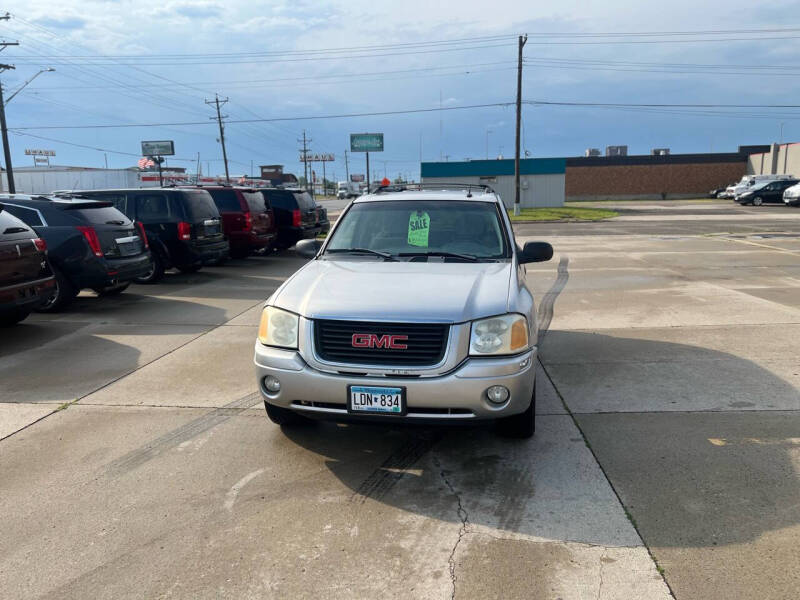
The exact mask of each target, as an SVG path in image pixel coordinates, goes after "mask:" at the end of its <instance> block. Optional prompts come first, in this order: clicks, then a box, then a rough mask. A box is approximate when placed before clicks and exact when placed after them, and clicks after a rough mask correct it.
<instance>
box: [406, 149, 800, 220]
mask: <svg viewBox="0 0 800 600" xmlns="http://www.w3.org/2000/svg"><path fill="white" fill-rule="evenodd" d="M656 150H658V152H656ZM656 150H654V151H653V153H651V154H645V155H631V156H627V155H625V154H614V155H609V156H597V155H595V154H591V155H589V156H577V157H570V158H525V159H521V160H520V161H519V162H520V188H521V189H520V204H521V206H522V207H523V208H533V207H537V208H538V207H552V206H563V205H564V202H565V201H584V200H662V199H680V198H699V197H705V196H706V195H707V194H708V192H709V190H712V189H715V188H719V187H724V186H726V185H728V184H730V183H733V182H736V181H739V180H740V179H741V178H742V176H743V175H748V174H757V173H775V174H780V173H788V174H794V175H800V144H773V145H772V146H770V145H758V146H740V147H739V148H738V151H737V152H716V153H714V152H707V153H696V154H670V153H669V149H667V148H659V149H656ZM421 175H422V181H423V182H425V183H437V182H438V183H443V182H454V183H471V184H487V185H489V186H491V187H492V188H493V189H494V190H495V191H496V192H497V193H498V194H500V197H501V198H502V199H503V202H504V203H505V204H506V206H508V207H511V206H512V205H513V203H514V161H513V159H498V160H470V161H463V162H423V163H422V164H421Z"/></svg>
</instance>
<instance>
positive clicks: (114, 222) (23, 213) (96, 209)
mask: <svg viewBox="0 0 800 600" xmlns="http://www.w3.org/2000/svg"><path fill="white" fill-rule="evenodd" d="M2 202H3V204H4V205H5V207H6V208H5V209H6V210H7V211H8V212H10V213H11V214H13V215H14V216H15V217H18V218H19V219H20V220H22V221H24V222H25V223H26V224H27V225H29V226H30V227H32V228H33V230H34V231H35V232H36V233H37V235H38V236H39V237H40V238H42V239H43V240H44V241H45V242H47V248H48V249H49V251H48V255H49V258H50V265H51V266H52V269H53V274H54V275H55V278H56V286H55V289H54V291H53V294H52V295H51V296H50V297H49V298H48V300H47V301H46V302H45V303H44V304H43V305H42V306H41V307H40V308H39V310H42V311H56V310H59V309H61V308H63V307H65V306H66V305H67V304H69V303H70V302H72V300H73V298H75V296H77V295H78V292H79V291H81V289H84V288H90V289H93V290H94V291H95V292H97V293H98V294H101V295H112V294H119V293H120V292H122V291H123V290H125V288H127V287H128V286H129V285H130V283H131V281H133V280H134V279H136V278H137V277H141V276H142V275H144V274H145V273H147V272H148V271H150V270H151V268H152V261H151V259H150V252H149V251H148V249H147V240H146V237H145V235H144V230H143V229H142V227H141V225H135V224H134V223H132V222H131V220H130V219H129V218H128V217H126V216H125V215H124V214H122V213H121V212H120V211H118V210H117V209H116V208H114V206H113V205H112V204H111V203H110V202H99V201H96V200H90V199H85V198H56V197H45V196H26V195H20V194H17V195H15V196H6V197H5V198H3V199H2Z"/></svg>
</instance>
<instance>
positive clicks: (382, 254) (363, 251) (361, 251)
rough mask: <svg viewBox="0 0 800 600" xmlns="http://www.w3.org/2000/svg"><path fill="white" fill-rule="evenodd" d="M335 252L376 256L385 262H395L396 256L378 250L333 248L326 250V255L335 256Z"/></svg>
mask: <svg viewBox="0 0 800 600" xmlns="http://www.w3.org/2000/svg"><path fill="white" fill-rule="evenodd" d="M334 252H342V253H344V252H350V253H353V254H374V255H375V256H380V257H381V258H382V259H383V260H394V259H395V258H394V256H392V255H391V254H389V253H388V252H380V251H378V250H370V249H369V248H332V249H331V250H326V251H325V254H328V253H330V254H333V253H334Z"/></svg>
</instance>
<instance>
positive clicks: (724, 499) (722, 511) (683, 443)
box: [284, 331, 800, 547]
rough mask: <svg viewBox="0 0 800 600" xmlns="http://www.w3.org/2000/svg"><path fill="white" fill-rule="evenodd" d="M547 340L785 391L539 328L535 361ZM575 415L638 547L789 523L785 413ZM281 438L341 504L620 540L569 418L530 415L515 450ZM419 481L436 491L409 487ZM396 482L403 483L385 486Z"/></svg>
mask: <svg viewBox="0 0 800 600" xmlns="http://www.w3.org/2000/svg"><path fill="white" fill-rule="evenodd" d="M559 338H560V341H561V342H563V341H564V339H565V338H567V339H568V340H569V342H570V345H571V347H572V348H573V351H574V352H575V353H576V354H577V355H579V354H580V353H581V351H582V348H585V347H586V345H587V344H592V345H597V346H598V347H602V346H604V345H605V346H607V347H608V348H609V358H610V359H613V356H614V354H615V352H620V353H622V354H627V353H630V354H631V355H635V356H636V355H638V356H640V357H649V358H652V359H653V360H656V361H659V360H660V361H674V360H677V359H679V358H682V359H689V360H691V359H697V360H703V361H705V364H706V365H707V366H708V368H710V369H713V368H715V365H718V364H719V362H720V361H727V362H728V363H730V365H729V366H726V372H728V371H730V372H731V373H734V374H735V373H737V372H738V373H739V374H740V378H734V379H733V380H732V382H731V385H734V386H735V385H741V386H744V385H745V384H746V389H747V390H750V392H748V393H752V394H756V395H757V394H758V390H759V389H760V388H761V389H763V387H764V386H767V387H770V386H771V387H773V388H774V387H775V386H780V387H781V388H786V387H787V386H788V387H789V388H791V387H792V386H790V385H789V384H787V383H786V382H784V381H782V380H780V379H779V378H777V377H776V376H775V375H773V374H772V373H770V372H769V371H766V370H764V369H762V368H761V367H759V366H757V365H755V364H753V363H752V362H750V361H747V360H743V359H740V358H738V357H736V356H733V355H730V354H726V353H721V352H716V351H711V350H707V349H704V348H697V347H693V346H687V345H682V344H673V343H663V342H656V341H650V340H639V339H625V338H611V337H609V336H603V335H599V334H584V333H576V332H559V331H552V332H549V333H548V337H547V342H546V344H545V353H546V345H547V344H550V343H553V342H555V341H556V340H558V339H559ZM624 368H625V365H624V364H623V363H620V364H614V363H613V362H612V363H611V364H609V365H607V371H606V372H605V375H604V378H603V379H602V380H597V381H594V382H593V385H587V386H586V388H585V389H586V394H589V395H591V393H592V392H591V390H592V389H595V390H596V391H597V393H605V392H604V391H603V390H604V389H605V386H608V385H613V381H614V380H615V378H616V377H617V373H616V372H615V370H616V369H624ZM645 385H647V386H649V387H650V392H651V393H652V394H655V395H668V394H669V393H670V391H669V390H670V389H671V382H670V381H662V380H659V379H658V378H657V377H655V376H654V377H653V378H652V379H651V380H650V381H649V382H647V383H646V384H645ZM721 393H723V392H721ZM740 397H741V396H737V398H740ZM721 400H724V398H721ZM753 400H754V401H756V400H757V399H756V398H755V397H754V398H753ZM567 401H568V402H569V399H567ZM583 401H585V402H591V398H590V397H589V398H584V399H583ZM577 418H578V421H579V423H580V425H581V426H582V427H585V428H586V431H587V435H588V441H589V443H590V444H591V447H592V449H593V450H594V451H595V452H597V455H598V458H599V460H600V463H601V465H602V466H603V468H604V469H605V470H606V472H607V473H608V474H609V476H610V478H611V482H612V484H614V485H615V486H620V490H621V495H622V499H623V502H624V504H625V505H626V507H627V508H628V509H629V510H630V511H631V512H632V513H633V515H634V517H635V519H636V521H637V523H638V524H639V526H640V528H641V531H642V532H643V534H644V536H645V541H646V542H648V543H649V544H653V545H656V546H658V545H660V544H664V545H675V546H698V547H714V546H719V545H724V544H742V543H747V542H752V541H753V540H756V539H757V538H758V537H759V536H761V535H763V534H765V533H766V532H769V531H773V530H781V529H784V528H788V527H792V526H795V525H798V524H800V502H798V498H800V481H799V480H798V477H799V476H800V434H798V433H797V432H798V431H800V415H798V414H797V413H791V412H788V413H776V412H774V411H773V412H766V413H765V412H760V411H750V412H747V413H714V412H702V413H686V412H672V413H663V412H658V413H654V414H641V413H639V414H616V413H615V414H602V415H588V414H587V415H578V417H577ZM284 433H285V435H286V437H287V438H288V439H289V440H291V441H292V442H293V443H294V444H297V445H299V446H302V447H303V448H306V449H308V450H310V451H312V452H315V453H317V454H320V455H322V456H325V457H326V465H327V468H328V469H329V470H330V472H331V473H333V474H334V475H335V476H336V477H337V478H338V479H339V480H340V481H342V482H343V483H344V484H345V485H346V486H347V487H348V488H349V489H351V490H352V492H353V498H354V501H358V502H361V501H363V500H364V499H365V498H371V499H376V500H380V501H381V502H384V503H387V504H389V505H392V506H397V507H399V508H403V509H405V510H409V511H411V512H416V513H421V514H424V515H426V516H432V517H437V518H442V519H446V520H455V519H457V518H458V516H457V514H456V512H455V511H453V510H452V504H451V502H452V496H453V494H455V495H456V496H459V497H460V499H461V501H462V502H464V503H465V505H469V504H470V503H472V508H473V510H472V511H471V512H470V511H468V512H470V519H473V518H475V519H477V520H478V522H482V523H483V524H485V525H490V526H493V527H497V528H499V529H503V530H507V531H512V532H515V533H523V534H528V535H535V536H544V537H550V538H551V539H572V540H577V541H585V542H592V543H600V544H607V545H614V544H618V543H623V542H624V543H628V541H629V540H627V538H626V536H625V534H624V533H620V531H619V528H618V527H617V526H618V524H617V523H615V521H614V518H613V515H612V516H611V517H609V511H610V513H613V510H611V508H613V507H612V506H611V505H614V504H616V498H615V497H614V498H609V497H607V495H606V490H605V487H604V484H605V479H604V477H602V476H600V477H599V479H594V478H593V476H592V470H593V469H595V468H596V467H595V461H594V458H593V457H592V456H591V454H590V453H589V452H588V450H587V449H586V447H585V445H584V441H583V438H582V437H581V436H580V434H579V433H578V430H577V429H575V428H574V427H573V426H572V420H571V418H570V417H569V416H539V417H538V421H537V433H536V436H535V437H534V439H533V440H525V441H519V440H507V439H503V438H498V437H497V436H496V435H495V434H494V432H493V430H492V429H491V428H489V427H486V426H483V427H481V426H476V427H472V428H465V429H452V428H451V429H431V428H417V427H396V428H392V427H385V426H368V425H361V424H359V425H352V424H351V425H347V426H336V425H332V424H329V423H323V424H317V425H314V426H312V427H309V428H298V429H289V428H284ZM597 473H599V470H597ZM426 478H427V479H428V481H429V482H431V481H435V482H436V483H437V484H438V487H434V488H430V487H425V486H424V485H422V484H419V485H417V484H414V483H413V481H414V480H417V481H419V482H422V481H423V480H425V479H426ZM407 479H411V480H412V483H410V484H409V482H408V481H404V482H403V485H402V486H399V485H397V484H398V482H400V481H403V480H407ZM445 483H447V485H445ZM449 485H451V486H452V490H448V486H449ZM401 487H402V488H404V489H403V491H402V493H401V491H400V488H401ZM451 492H452V493H451ZM609 493H610V490H609ZM443 497H444V499H445V500H446V502H445V503H444V504H443V502H442V499H443ZM607 502H610V504H608V506H604V504H605V503H607ZM610 507H611V508H610ZM602 519H605V520H606V521H607V522H605V523H602V522H600V520H602Z"/></svg>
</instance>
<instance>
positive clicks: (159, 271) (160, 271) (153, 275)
mask: <svg viewBox="0 0 800 600" xmlns="http://www.w3.org/2000/svg"><path fill="white" fill-rule="evenodd" d="M151 258H152V265H151V267H150V270H149V271H148V272H147V273H145V274H144V275H142V276H141V277H137V278H136V279H134V281H135V282H136V283H145V284H149V283H158V282H159V281H161V280H162V279H164V260H163V259H162V258H161V256H159V254H158V253H157V252H153V253H152V254H151Z"/></svg>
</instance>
